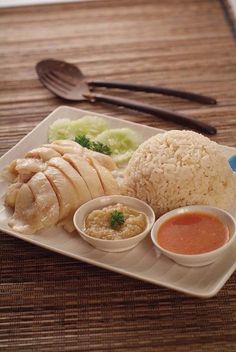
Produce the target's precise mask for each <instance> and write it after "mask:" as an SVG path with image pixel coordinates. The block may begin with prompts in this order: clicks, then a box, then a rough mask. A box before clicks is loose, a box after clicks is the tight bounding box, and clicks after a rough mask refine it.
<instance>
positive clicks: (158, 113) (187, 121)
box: [83, 93, 217, 135]
mask: <svg viewBox="0 0 236 352" xmlns="http://www.w3.org/2000/svg"><path fill="white" fill-rule="evenodd" d="M83 96H84V97H85V98H86V99H88V100H89V101H91V102H103V103H109V104H112V105H116V106H122V107H125V108H128V109H132V110H136V111H140V112H144V113H147V114H150V115H153V116H155V117H160V118H162V119H164V120H169V121H173V122H176V123H178V124H181V125H183V126H187V127H190V128H193V129H196V130H198V131H199V132H203V133H206V134H211V135H214V134H216V133H217V130H216V128H215V127H213V126H211V125H208V124H206V123H205V122H202V121H197V120H195V119H192V118H190V117H187V116H184V115H182V114H179V113H176V112H172V111H169V110H165V109H162V108H159V107H154V106H152V105H148V104H143V103H140V102H137V101H134V100H129V99H124V98H117V97H113V96H109V95H104V94H93V93H86V94H83Z"/></svg>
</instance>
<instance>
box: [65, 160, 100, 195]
mask: <svg viewBox="0 0 236 352" xmlns="http://www.w3.org/2000/svg"><path fill="white" fill-rule="evenodd" d="M63 159H65V160H66V161H68V162H69V163H70V164H71V165H72V166H73V167H74V168H75V169H76V170H77V171H78V172H79V174H80V175H81V176H82V177H83V179H84V181H85V182H86V184H87V186H88V189H89V191H90V194H91V197H92V198H96V197H100V196H102V195H104V190H103V187H102V184H101V181H100V179H99V177H98V174H97V171H96V170H95V169H94V168H93V167H92V166H91V165H90V164H89V162H88V161H87V160H86V159H84V158H82V157H79V156H78V155H76V154H65V155H64V156H63Z"/></svg>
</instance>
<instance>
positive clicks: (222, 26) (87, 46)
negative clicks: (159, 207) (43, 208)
mask: <svg viewBox="0 0 236 352" xmlns="http://www.w3.org/2000/svg"><path fill="white" fill-rule="evenodd" d="M223 5H224V3H223V2H222V1H218V0H163V1H162V0H159V1H156V0H146V1H143V0H136V1H128V0H119V1H96V2H89V3H73V4H64V5H50V6H38V7H24V8H23V7H22V8H20V7H19V8H11V9H10V8H9V9H2V10H1V11H0V38H1V39H0V57H1V60H0V115H1V116H0V133H1V143H0V153H1V154H3V153H5V152H6V151H7V150H8V149H9V148H11V147H12V146H14V145H15V143H16V142H17V141H19V140H20V139H21V138H22V137H23V136H24V135H25V134H27V133H28V132H29V131H30V130H31V129H32V128H33V127H34V126H36V125H37V124H38V123H39V122H40V121H42V119H43V118H44V117H46V116H47V114H48V113H49V112H51V111H52V110H53V109H54V108H56V107H58V106H59V105H61V104H64V103H65V102H62V101H61V100H60V99H58V98H55V97H54V96H52V94H51V93H49V92H48V91H47V90H46V89H44V88H43V87H42V85H41V84H40V82H39V81H38V79H37V77H36V74H35V70H34V65H35V63H36V62H37V61H38V60H40V59H42V58H45V57H54V58H57V59H66V60H67V61H70V62H73V63H75V64H78V65H80V67H81V68H82V70H83V71H84V72H85V73H86V74H87V75H88V76H89V77H93V78H107V79H116V80H124V81H125V80H127V81H133V82H140V83H152V84H157V83H158V84H162V85H166V86H171V87H176V88H182V89H187V90H192V91H196V92H201V93H205V94H209V95H212V96H215V97H216V98H217V99H218V101H219V104H218V106H216V107H215V106H210V107H209V106H202V105H199V104H195V103H191V102H187V101H181V100H180V99H177V98H176V99H175V98H167V97H162V96H155V95H152V94H149V95H145V94H143V93H142V94H141V93H121V92H116V94H117V93H119V95H120V96H128V97H130V98H136V99H140V100H142V101H145V102H147V103H152V104H156V105H160V106H162V107H166V108H170V109H173V110H176V111H180V112H184V113H185V114H187V115H189V116H192V117H196V118H199V120H202V121H204V120H205V121H207V122H209V123H211V124H213V125H215V126H216V127H217V128H218V134H217V135H216V136H214V138H213V139H214V140H215V141H217V142H219V143H223V144H226V145H229V146H235V145H236V122H235V116H236V69H235V68H236V46H235V41H234V37H233V33H232V30H231V27H230V26H229V22H228V19H227V14H226V13H225V10H224V9H225V6H223ZM68 105H70V106H75V107H80V108H82V109H88V110H89V109H90V110H92V111H95V112H101V113H106V114H109V115H113V116H116V117H118V118H121V119H128V120H131V121H135V122H138V123H141V124H147V125H150V126H155V127H159V128H166V129H173V128H179V126H176V125H175V124H174V123H170V122H164V121H162V120H159V119H155V118H153V117H150V116H147V115H144V114H143V115H142V114H139V113H134V112H130V111H128V110H125V109H118V108H113V107H111V106H108V105H101V104H96V105H90V104H89V103H82V104H78V103H73V104H68ZM0 241H1V243H0V251H1V255H0V261H1V263H0V264H1V265H0V275H1V281H0V350H1V351H14V352H15V351H17V352H20V351H56V352H59V351H94V352H96V351H119V352H127V351H137V352H139V351H145V352H150V351H157V352H163V351H164V352H169V351H170V352H172V351H177V352H189V351H191V352H195V351H197V352H202V351H203V352H205V351H206V352H226V351H229V352H233V351H236V280H235V279H236V275H235V274H234V275H232V277H231V278H230V279H229V280H228V282H227V283H226V285H225V286H224V288H223V289H222V290H221V291H220V292H219V293H218V295H217V296H216V297H213V298H210V299H204V300H203V299H198V298H193V297H189V296H186V295H184V294H181V293H177V292H174V291H171V290H169V289H166V288H162V287H158V286H154V285H151V284H147V283H144V282H141V281H138V280H134V279H131V278H128V277H125V276H122V275H119V274H115V273H112V272H109V271H106V270H102V269H98V268H96V267H94V266H91V265H87V264H84V263H82V262H77V261H75V260H73V259H69V258H66V257H63V256H61V255H57V254H55V253H51V252H49V251H47V250H44V249H40V248H37V247H36V246H33V245H30V244H27V243H24V242H23V241H20V240H17V239H15V238H12V237H10V236H8V235H6V234H4V233H2V234H1V238H0ZM137 260H138V258H137Z"/></svg>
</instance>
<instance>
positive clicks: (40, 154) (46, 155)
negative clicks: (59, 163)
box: [25, 147, 61, 161]
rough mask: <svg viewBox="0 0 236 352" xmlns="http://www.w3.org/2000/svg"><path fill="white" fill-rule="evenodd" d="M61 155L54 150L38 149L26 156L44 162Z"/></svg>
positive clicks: (47, 148)
mask: <svg viewBox="0 0 236 352" xmlns="http://www.w3.org/2000/svg"><path fill="white" fill-rule="evenodd" d="M60 155H61V154H60V153H58V152H57V151H55V150H54V149H52V148H49V147H38V148H35V149H32V150H31V151H29V152H28V153H26V154H25V157H26V158H36V159H41V160H43V161H48V160H50V159H51V158H54V157H56V156H60Z"/></svg>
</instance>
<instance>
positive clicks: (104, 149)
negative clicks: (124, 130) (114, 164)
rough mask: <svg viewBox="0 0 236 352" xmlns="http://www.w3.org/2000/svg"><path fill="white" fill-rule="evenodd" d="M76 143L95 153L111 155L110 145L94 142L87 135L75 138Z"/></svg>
mask: <svg viewBox="0 0 236 352" xmlns="http://www.w3.org/2000/svg"><path fill="white" fill-rule="evenodd" d="M75 142H76V143H78V144H80V145H82V147H85V148H87V149H90V150H93V151H95V152H98V153H102V154H106V155H111V148H110V147H109V146H108V145H106V144H103V143H101V142H93V141H91V140H90V139H89V138H88V137H86V136H85V135H79V136H77V137H75Z"/></svg>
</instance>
